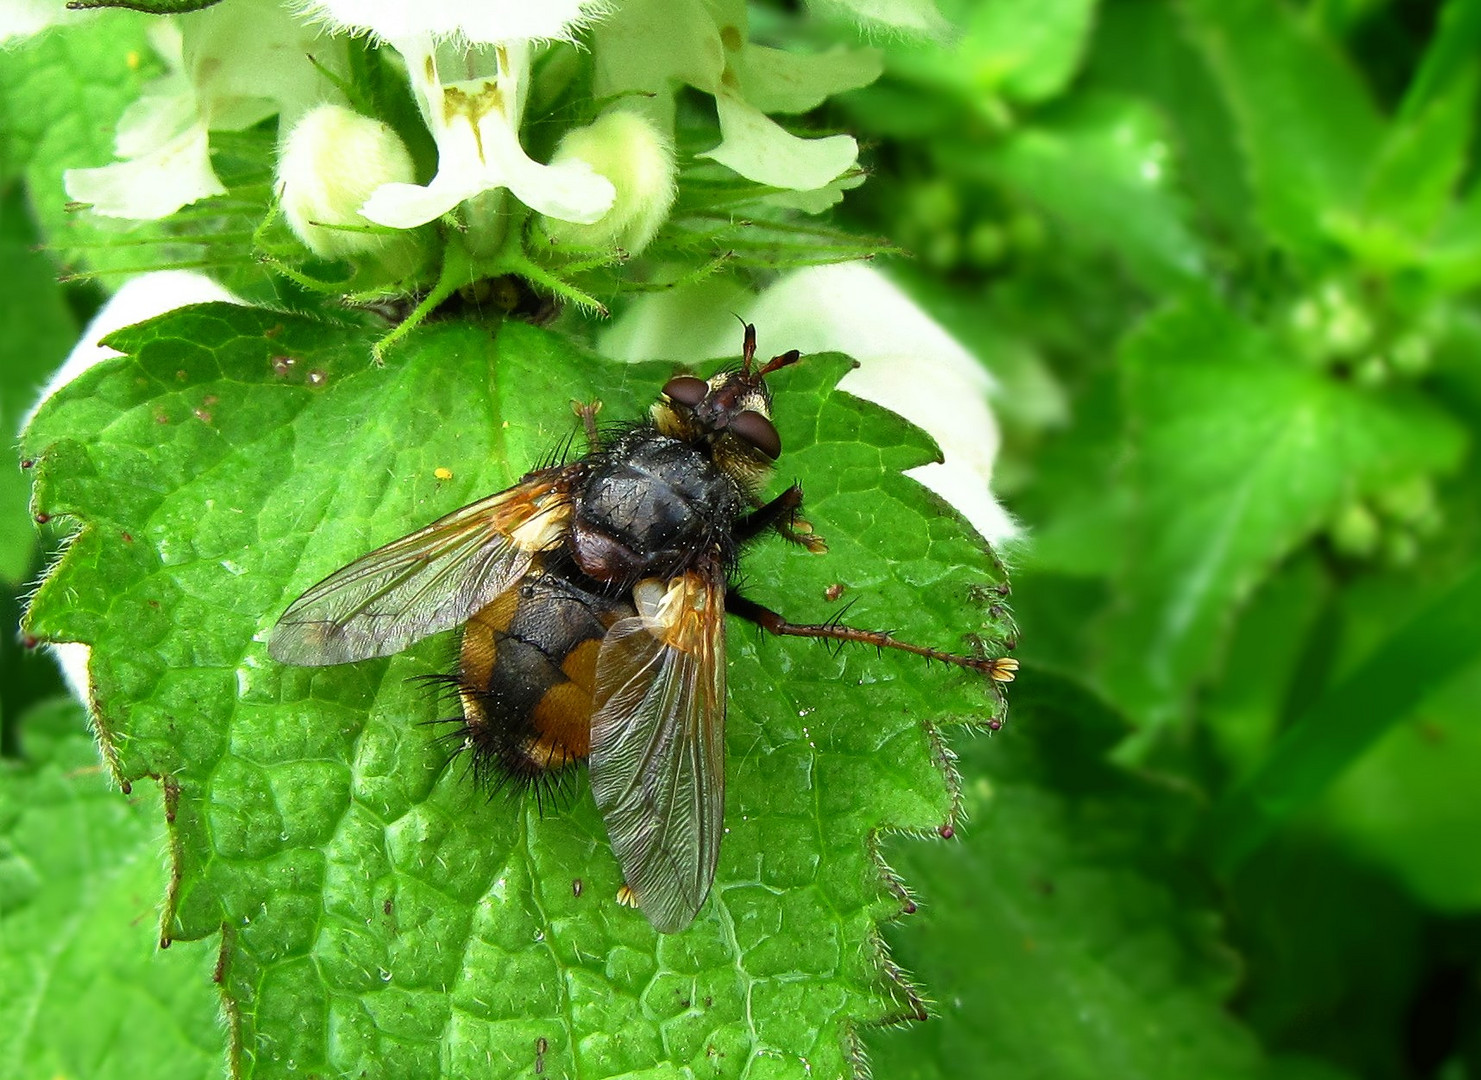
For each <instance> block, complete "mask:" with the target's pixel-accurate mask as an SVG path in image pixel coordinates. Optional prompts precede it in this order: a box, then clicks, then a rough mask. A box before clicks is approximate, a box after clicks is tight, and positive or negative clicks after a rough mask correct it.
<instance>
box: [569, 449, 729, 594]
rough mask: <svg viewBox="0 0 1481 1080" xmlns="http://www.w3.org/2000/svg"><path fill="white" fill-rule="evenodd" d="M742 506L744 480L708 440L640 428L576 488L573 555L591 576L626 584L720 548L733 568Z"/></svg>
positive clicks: (718, 551) (671, 571) (674, 568)
mask: <svg viewBox="0 0 1481 1080" xmlns="http://www.w3.org/2000/svg"><path fill="white" fill-rule="evenodd" d="M743 506H744V493H743V492H742V490H741V487H740V485H739V483H738V482H737V481H736V480H735V479H734V478H733V477H731V476H730V475H728V474H727V473H725V472H724V471H723V470H722V469H720V468H719V467H718V466H717V465H716V464H715V463H714V462H713V461H712V460H711V458H710V455H709V453H708V450H707V447H705V446H704V445H703V444H696V443H694V442H687V441H684V440H680V439H674V438H670V437H668V436H665V435H661V434H659V433H658V432H657V431H655V430H654V429H652V428H649V427H643V428H638V429H636V430H634V431H631V432H629V433H628V434H626V435H624V436H622V437H621V438H620V439H618V440H617V441H616V442H615V443H614V444H613V445H612V446H611V447H610V448H609V449H608V450H607V451H606V452H605V453H603V455H602V456H601V458H600V459H599V460H598V462H597V463H596V465H595V466H594V467H593V468H592V469H591V470H590V471H589V472H588V473H587V475H586V477H585V478H584V481H583V483H582V484H581V486H580V488H579V489H578V490H577V492H576V493H575V497H574V498H573V506H572V513H571V533H570V540H569V547H570V553H571V557H572V559H573V560H574V561H575V563H576V565H577V567H578V568H579V570H580V571H581V572H582V573H583V574H585V575H586V576H588V577H590V578H592V579H593V580H594V581H599V582H602V583H605V584H613V585H617V586H620V587H622V588H624V589H630V588H631V587H632V586H633V585H634V584H636V583H637V582H638V581H639V580H641V579H643V578H646V577H660V578H664V577H669V576H671V575H673V574H676V573H679V572H681V571H683V570H685V569H687V568H688V567H690V566H691V565H693V564H694V562H695V561H696V560H698V559H709V558H714V557H715V556H716V555H717V554H718V556H719V558H720V560H721V563H722V565H725V566H731V565H733V563H734V559H735V541H734V537H733V531H734V525H735V520H736V518H737V516H738V515H739V514H740V512H741V510H742V508H743Z"/></svg>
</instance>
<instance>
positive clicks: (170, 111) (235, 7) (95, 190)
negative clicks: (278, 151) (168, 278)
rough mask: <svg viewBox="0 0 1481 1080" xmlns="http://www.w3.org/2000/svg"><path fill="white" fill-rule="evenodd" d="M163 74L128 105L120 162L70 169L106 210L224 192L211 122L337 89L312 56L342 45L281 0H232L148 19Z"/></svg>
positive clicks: (151, 210)
mask: <svg viewBox="0 0 1481 1080" xmlns="http://www.w3.org/2000/svg"><path fill="white" fill-rule="evenodd" d="M151 41H152V44H153V45H154V47H155V50H156V51H157V52H158V53H159V55H160V57H161V58H162V59H163V60H164V63H165V66H166V68H167V69H168V70H167V72H166V74H164V75H162V76H160V77H159V78H158V79H156V80H154V81H153V82H152V83H151V84H150V85H149V86H148V87H146V88H145V91H144V93H143V94H142V95H141V96H140V98H139V100H137V101H136V102H134V103H133V104H132V105H131V106H129V108H128V109H127V110H126V111H125V112H124V114H123V117H122V118H121V119H120V121H119V125H118V133H117V136H116V141H115V148H116V150H117V153H118V156H119V158H120V159H121V160H120V161H118V162H116V163H114V164H112V165H104V166H102V167H101V168H96V169H70V170H68V172H67V175H66V177H65V183H66V188H67V194H68V196H69V197H70V198H72V199H75V200H76V201H78V202H82V203H87V204H89V205H91V206H92V208H93V210H94V212H95V213H98V214H102V215H104V216H107V217H120V218H133V219H137V220H151V219H155V218H162V217H166V216H168V215H170V214H173V213H174V212H175V211H176V210H179V209H180V208H181V207H182V206H186V205H188V204H190V203H193V202H196V201H198V200H200V199H205V198H209V197H211V196H213V195H222V194H225V192H226V188H225V187H223V186H222V184H221V181H220V180H219V179H218V178H217V176H216V173H215V171H214V170H213V169H212V167H211V155H210V139H209V134H208V133H209V132H210V131H241V130H243V129H245V128H249V127H251V126H252V125H254V124H256V123H258V122H260V121H262V120H264V119H266V118H267V117H269V116H272V115H273V114H274V113H282V114H283V115H284V117H285V119H286V120H288V121H289V122H291V121H292V120H293V119H294V118H295V117H296V116H297V114H298V113H299V112H301V111H303V110H304V109H306V108H308V107H309V106H311V105H312V104H314V103H315V102H317V101H320V100H322V99H323V98H325V97H326V96H328V95H330V94H332V93H333V92H334V91H333V88H332V86H331V85H330V83H329V81H328V80H327V79H325V78H324V77H323V75H321V74H320V72H319V71H318V70H316V69H315V67H314V65H313V63H312V62H310V60H309V56H310V55H313V56H314V58H315V59H316V60H318V61H319V62H320V63H321V64H327V65H329V66H331V67H332V66H334V65H335V64H336V62H337V55H336V54H337V53H338V52H339V51H340V50H339V49H338V47H337V46H334V45H332V44H331V43H329V42H327V41H323V40H317V33H316V32H315V31H314V30H312V29H311V28H307V27H305V26H303V25H302V24H300V23H298V22H296V21H295V20H293V19H292V18H290V17H289V15H288V14H287V13H286V12H285V11H284V10H283V8H282V7H281V5H279V4H278V3H277V2H276V0H271V2H270V0H232V2H231V3H226V4H217V5H216V6H214V7H210V8H207V9H205V10H203V11H197V12H192V13H190V14H188V15H180V16H176V17H173V18H171V19H169V20H164V19H161V20H157V21H155V22H153V23H152V24H151Z"/></svg>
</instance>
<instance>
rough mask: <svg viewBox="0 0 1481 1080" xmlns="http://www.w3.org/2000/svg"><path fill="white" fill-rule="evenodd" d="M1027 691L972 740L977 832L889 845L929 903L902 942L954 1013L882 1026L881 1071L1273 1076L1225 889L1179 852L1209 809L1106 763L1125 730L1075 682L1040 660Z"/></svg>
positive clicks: (969, 752) (965, 767)
mask: <svg viewBox="0 0 1481 1080" xmlns="http://www.w3.org/2000/svg"><path fill="white" fill-rule="evenodd" d="M1016 689H1017V691H1018V692H1016V693H1015V695H1014V703H1013V708H1014V712H1013V717H1012V720H1011V722H1010V723H1009V725H1008V726H1007V727H1006V728H1005V729H1004V730H1003V731H1002V732H1000V733H998V734H996V735H994V736H993V737H992V738H991V739H987V738H979V739H977V740H975V741H973V742H971V743H969V744H968V745H967V746H965V747H964V748H963V749H962V756H961V770H962V775H963V777H964V778H965V783H964V787H963V792H962V797H963V801H964V809H965V811H966V816H967V818H968V819H969V820H970V821H971V827H970V829H967V828H964V829H962V830H961V832H960V834H959V835H958V837H957V838H956V839H955V840H954V841H952V842H951V843H947V844H936V845H932V846H930V847H921V846H918V845H911V846H903V845H902V846H892V847H891V848H890V849H889V851H888V854H889V857H890V860H891V862H892V863H893V864H894V865H896V866H897V867H899V868H901V869H902V870H903V871H904V874H905V877H906V879H907V880H909V881H912V882H913V883H914V884H915V885H916V888H917V894H918V896H919V898H920V908H921V911H920V914H919V915H918V916H917V917H916V918H914V919H911V920H910V921H909V922H904V923H900V924H898V925H896V926H894V927H892V928H891V929H890V930H889V932H888V933H887V935H886V937H887V940H888V941H889V942H890V945H891V947H892V949H893V951H894V953H895V956H896V957H897V958H898V960H899V961H900V962H901V963H902V964H903V965H904V966H905V967H906V968H907V969H910V970H914V971H917V972H919V974H920V976H921V978H923V979H924V980H925V982H926V985H927V986H929V987H931V989H932V991H933V993H934V994H935V995H936V997H937V1000H938V1001H939V1002H940V1005H939V1006H938V1008H937V1012H938V1013H939V1016H937V1017H935V1018H933V1019H931V1020H928V1021H927V1022H926V1023H925V1024H922V1025H919V1026H916V1027H912V1028H910V1029H907V1030H904V1031H882V1032H870V1033H869V1034H868V1037H867V1043H868V1045H869V1047H870V1049H871V1051H872V1053H873V1056H874V1060H875V1065H874V1069H875V1075H876V1076H881V1077H890V1078H891V1080H934V1078H937V1077H952V1078H955V1077H964V1076H985V1077H986V1076H990V1077H993V1078H994V1080H1014V1078H1018V1077H1024V1078H1028V1077H1036V1078H1049V1077H1052V1078H1053V1080H1079V1078H1085V1080H1104V1078H1106V1077H1137V1078H1139V1080H1155V1078H1159V1077H1167V1078H1170V1080H1172V1078H1176V1080H1185V1078H1188V1077H1200V1078H1232V1077H1242V1076H1247V1077H1248V1076H1257V1075H1261V1074H1262V1069H1263V1066H1264V1062H1263V1061H1262V1058H1261V1053H1260V1050H1259V1048H1258V1045H1257V1044H1256V1042H1255V1040H1254V1039H1253V1038H1252V1037H1251V1035H1250V1034H1249V1032H1248V1031H1246V1030H1244V1029H1243V1028H1242V1027H1240V1025H1239V1024H1238V1023H1236V1022H1235V1021H1234V1020H1233V1019H1232V1018H1231V1017H1230V1015H1229V1013H1228V1011H1227V1009H1226V1006H1225V999H1226V998H1227V997H1228V996H1229V994H1230V993H1231V992H1232V990H1233V988H1234V985H1235V981H1236V979H1237V977H1238V967H1237V965H1236V963H1235V961H1234V957H1233V954H1232V953H1230V952H1229V951H1228V950H1227V949H1226V947H1225V946H1224V944H1223V942H1222V941H1221V940H1220V936H1219V925H1218V921H1217V919H1216V917H1215V916H1214V914H1213V911H1212V896H1211V894H1210V892H1209V891H1208V890H1207V889H1206V888H1204V887H1203V886H1202V885H1201V884H1200V883H1199V882H1198V881H1197V880H1196V879H1193V878H1190V877H1189V876H1188V875H1187V873H1186V864H1184V863H1183V862H1182V860H1181V859H1180V858H1179V856H1178V855H1177V854H1176V851H1175V842H1176V840H1177V838H1178V836H1179V834H1180V833H1181V832H1182V830H1183V829H1184V828H1185V827H1186V824H1187V822H1188V821H1189V820H1190V818H1191V816H1192V815H1193V814H1194V813H1195V812H1196V806H1195V805H1194V804H1193V803H1192V801H1191V800H1190V799H1189V798H1188V796H1187V795H1186V794H1184V793H1180V792H1177V791H1175V790H1173V789H1171V788H1169V787H1164V786H1159V785H1158V784H1155V783H1152V782H1150V781H1148V780H1145V779H1142V778H1139V777H1136V776H1133V775H1131V774H1129V773H1126V772H1123V771H1121V770H1119V769H1117V768H1116V767H1115V766H1112V765H1110V764H1108V763H1106V761H1105V755H1106V753H1107V751H1108V750H1109V749H1110V748H1111V747H1112V746H1113V745H1114V744H1115V743H1116V742H1117V740H1118V739H1120V738H1121V736H1122V735H1123V734H1124V732H1125V730H1126V729H1125V726H1124V723H1123V722H1122V721H1121V720H1119V719H1118V718H1117V717H1115V716H1114V714H1112V713H1110V712H1109V711H1108V710H1107V709H1106V707H1105V706H1104V705H1102V704H1100V703H1099V702H1097V701H1095V700H1094V699H1092V698H1090V697H1089V696H1087V695H1086V694H1085V693H1084V692H1083V691H1080V690H1077V689H1076V688H1075V685H1074V684H1073V683H1070V682H1068V681H1065V680H1062V679H1059V678H1056V677H1054V676H1050V675H1046V674H1044V673H1042V672H1040V671H1039V670H1038V669H1026V670H1025V671H1024V672H1023V673H1022V675H1021V677H1020V679H1019V682H1018V684H1017V688H1016ZM968 1063H970V1065H969V1064H968Z"/></svg>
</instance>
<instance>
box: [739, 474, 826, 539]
mask: <svg viewBox="0 0 1481 1080" xmlns="http://www.w3.org/2000/svg"><path fill="white" fill-rule="evenodd" d="M801 506H802V488H800V487H799V486H797V485H796V484H793V485H792V486H791V487H789V488H788V489H787V490H786V491H784V492H782V493H781V494H780V495H778V496H777V497H776V498H775V499H772V500H771V502H769V503H766V504H765V505H763V506H758V507H757V508H756V509H755V510H752V511H751V512H750V513H749V514H747V515H746V516H745V517H743V518H741V519H739V520H738V521H737V522H736V523H735V538H736V539H737V540H739V541H740V542H741V543H745V542H746V541H747V540H754V539H755V538H756V537H758V536H760V535H761V534H762V533H764V532H765V531H766V530H767V529H775V530H776V531H777V532H778V533H780V534H781V535H782V536H783V537H784V538H785V539H787V540H790V541H791V542H792V543H794V544H801V545H802V546H803V547H805V548H807V550H808V551H811V552H812V553H813V554H814V555H821V554H823V553H824V552H826V551H827V550H828V545H827V544H826V543H825V542H824V540H823V538H822V537H821V536H819V535H817V533H815V532H813V531H812V525H811V524H809V523H808V521H807V519H806V518H803V517H801V516H800V515H799V514H798V513H797V511H798V509H799V508H801Z"/></svg>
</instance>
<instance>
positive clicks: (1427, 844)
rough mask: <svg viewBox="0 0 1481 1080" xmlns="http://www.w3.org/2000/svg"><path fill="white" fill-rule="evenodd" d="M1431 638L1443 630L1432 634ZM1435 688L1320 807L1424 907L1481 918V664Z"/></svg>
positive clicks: (1343, 834)
mask: <svg viewBox="0 0 1481 1080" xmlns="http://www.w3.org/2000/svg"><path fill="white" fill-rule="evenodd" d="M1431 629H1432V632H1436V631H1438V630H1439V629H1440V628H1439V627H1432V628H1431ZM1478 652H1481V649H1476V650H1472V656H1473V659H1472V662H1471V664H1470V666H1469V667H1468V668H1466V669H1465V670H1463V671H1461V672H1460V673H1459V674H1453V675H1451V677H1449V678H1446V679H1443V680H1431V681H1429V683H1428V686H1429V687H1433V692H1432V693H1430V694H1428V695H1427V696H1426V697H1425V699H1424V700H1423V701H1421V702H1420V703H1419V704H1418V705H1416V706H1415V707H1414V709H1413V710H1412V711H1410V712H1409V714H1408V716H1407V717H1405V718H1404V719H1402V720H1401V721H1399V722H1397V723H1394V724H1393V726H1392V727H1390V728H1389V729H1388V731H1387V732H1386V733H1385V734H1384V735H1383V736H1382V737H1380V738H1379V739H1378V741H1377V742H1376V743H1375V744H1374V745H1373V746H1372V748H1371V750H1370V751H1369V752H1368V753H1367V754H1365V755H1363V756H1362V757H1361V758H1360V759H1359V760H1358V761H1357V763H1356V764H1355V765H1354V766H1353V767H1352V768H1351V769H1350V770H1349V771H1348V772H1347V773H1346V774H1345V775H1343V776H1342V777H1341V778H1340V779H1339V780H1338V781H1337V782H1336V783H1334V784H1333V785H1332V788H1331V790H1330V792H1328V794H1327V797H1326V798H1325V799H1324V800H1323V803H1322V810H1323V811H1324V813H1323V818H1324V819H1325V820H1327V821H1330V822H1331V828H1332V830H1333V831H1334V832H1335V833H1336V834H1337V835H1338V836H1340V837H1342V838H1343V840H1344V841H1345V842H1346V843H1347V845H1348V846H1349V847H1351V848H1352V849H1353V850H1355V851H1356V852H1358V853H1359V854H1360V855H1361V856H1362V857H1363V858H1364V859H1365V860H1367V861H1368V862H1370V863H1372V864H1376V865H1380V866H1383V867H1385V868H1387V869H1388V870H1389V871H1390V872H1392V873H1393V874H1394V875H1395V876H1396V877H1397V878H1398V879H1399V880H1401V881H1403V882H1404V884H1405V885H1406V886H1407V887H1408V889H1409V890H1410V891H1411V892H1412V893H1413V894H1414V895H1415V896H1417V897H1419V898H1420V899H1421V900H1422V901H1423V902H1424V904H1425V905H1426V906H1428V907H1430V908H1433V909H1435V910H1437V911H1443V912H1448V913H1453V914H1469V913H1473V912H1475V911H1477V910H1481V852H1478V851H1477V846H1476V830H1477V827H1478V825H1481V792H1478V791H1477V788H1476V776H1477V772H1478V770H1481V727H1478V725H1477V723H1476V702H1477V701H1481V663H1478V662H1476V661H1475V659H1474V657H1475V655H1476V653H1478Z"/></svg>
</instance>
